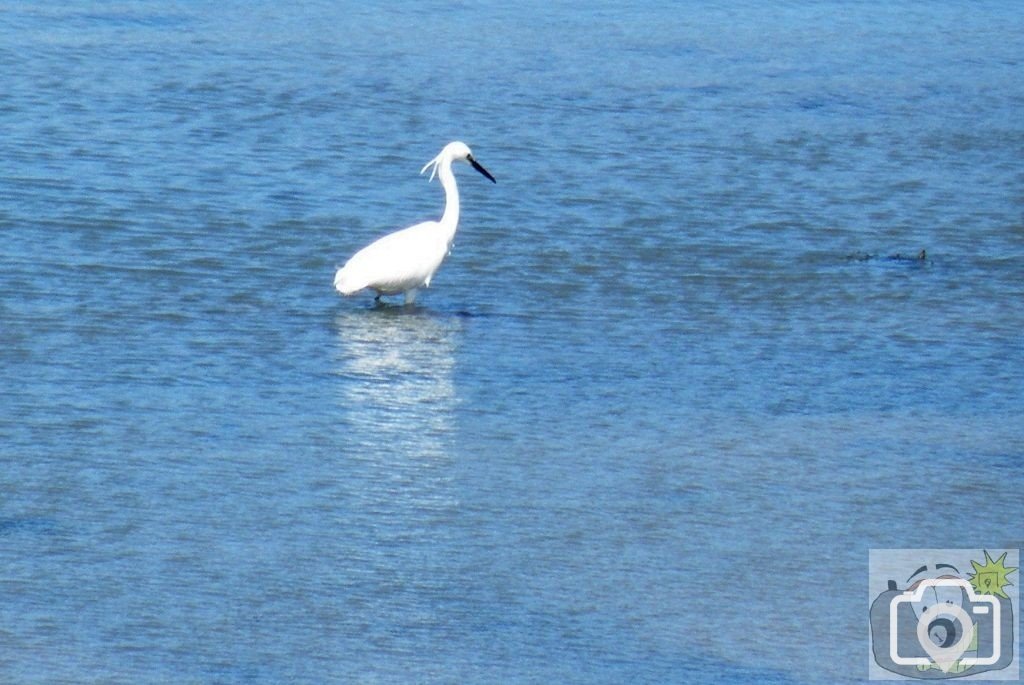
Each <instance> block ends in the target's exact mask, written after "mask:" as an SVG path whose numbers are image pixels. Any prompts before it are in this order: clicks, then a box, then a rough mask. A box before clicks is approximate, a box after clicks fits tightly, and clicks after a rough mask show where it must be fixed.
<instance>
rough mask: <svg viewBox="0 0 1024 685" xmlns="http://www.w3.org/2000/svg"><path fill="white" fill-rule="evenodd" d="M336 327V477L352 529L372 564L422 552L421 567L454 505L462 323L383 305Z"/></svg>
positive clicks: (351, 314) (346, 318) (390, 571)
mask: <svg viewBox="0 0 1024 685" xmlns="http://www.w3.org/2000/svg"><path fill="white" fill-rule="evenodd" d="M336 324H337V336H338V337H337V339H338V355H339V380H340V383H339V392H340V405H341V407H342V408H343V417H344V425H345V435H344V445H345V454H344V455H343V462H342V463H343V464H344V469H343V473H340V474H338V475H339V477H340V478H343V479H344V480H345V481H346V482H345V490H346V491H347V492H348V493H349V494H350V496H351V498H352V499H351V500H350V502H351V504H352V506H351V508H350V509H349V514H350V516H351V519H350V521H349V522H348V523H349V524H354V525H355V526H356V528H357V530H358V532H356V534H357V535H361V536H367V539H365V540H364V542H365V546H364V548H363V549H364V552H365V553H366V554H368V555H369V557H370V558H376V556H377V554H378V553H379V551H380V550H381V549H382V548H391V554H393V555H394V554H397V555H398V556H399V557H403V556H404V555H406V554H416V555H417V556H418V557H419V559H420V561H422V555H423V554H424V553H425V552H426V553H427V554H428V556H429V555H432V554H433V553H434V552H435V551H436V549H435V548H434V547H432V546H433V545H435V544H436V542H437V533H438V530H437V526H438V524H439V523H443V522H444V521H446V520H448V519H449V518H450V517H451V516H454V512H455V508H456V506H457V500H456V496H455V493H454V492H453V488H452V486H451V480H452V478H451V471H452V468H451V467H452V457H451V453H452V443H453V433H454V430H455V428H454V424H455V420H454V414H455V406H456V402H457V398H456V393H455V388H454V384H453V379H452V376H453V370H454V366H455V354H454V353H455V348H456V341H457V339H458V332H459V328H460V326H461V322H460V321H459V319H458V318H457V317H445V316H443V315H438V314H434V313H430V312H426V311H423V310H411V311H410V310H406V309H400V308H378V309H373V310H370V311H367V310H357V311H350V312H345V313H343V314H340V315H339V316H338V318H337V320H336ZM377 561H378V562H380V561H381V560H380V559H377ZM395 561H397V560H396V559H394V558H393V557H392V558H390V560H389V561H388V562H387V565H388V566H389V567H390V566H392V564H393V563H394V562H395ZM417 563H419V562H417ZM421 568H422V566H421ZM406 572H408V571H407V569H403V568H394V567H391V568H389V569H388V571H387V573H388V574H393V573H398V574H404V573H406Z"/></svg>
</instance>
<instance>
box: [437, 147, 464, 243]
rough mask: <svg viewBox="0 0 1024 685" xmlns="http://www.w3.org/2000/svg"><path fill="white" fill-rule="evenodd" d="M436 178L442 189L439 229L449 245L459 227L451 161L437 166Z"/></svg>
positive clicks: (456, 191)
mask: <svg viewBox="0 0 1024 685" xmlns="http://www.w3.org/2000/svg"><path fill="white" fill-rule="evenodd" d="M437 177H438V178H439V179H440V180H441V187H442V188H444V200H445V201H444V215H443V216H442V217H441V228H442V229H443V230H444V234H445V239H446V240H447V241H448V242H449V243H451V242H452V240H453V239H454V238H455V229H456V228H458V226H459V188H458V186H457V185H455V174H454V173H453V172H452V162H451V160H446V161H444V162H442V163H441V164H440V165H439V168H438V170H437Z"/></svg>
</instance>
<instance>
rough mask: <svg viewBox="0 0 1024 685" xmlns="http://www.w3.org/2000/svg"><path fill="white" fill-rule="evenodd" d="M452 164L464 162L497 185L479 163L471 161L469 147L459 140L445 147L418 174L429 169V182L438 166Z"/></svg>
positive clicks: (471, 156)
mask: <svg viewBox="0 0 1024 685" xmlns="http://www.w3.org/2000/svg"><path fill="white" fill-rule="evenodd" d="M452 162H466V163H467V164H469V165H470V166H472V167H473V168H474V169H476V170H477V171H479V172H480V173H481V174H483V175H484V176H486V177H487V178H488V179H490V181H491V183H497V181H495V180H494V177H493V176H491V173H490V172H489V171H487V169H484V168H483V167H482V166H480V163H479V162H477V161H476V160H475V159H473V153H472V152H471V151H470V149H469V146H468V145H466V144H465V143H463V142H462V141H459V140H456V141H454V142H451V143H448V144H447V145H445V146H444V149H443V150H441V154H439V155H438V156H437V157H434V158H433V159H432V160H430V161H429V162H427V164H426V166H424V167H423V169H422V170H421V171H420V173H421V174H422V173H423V172H424V171H426V170H427V169H430V180H431V181H433V180H434V175H435V174H436V173H437V168H438V166H440V165H441V164H449V165H451V163H452Z"/></svg>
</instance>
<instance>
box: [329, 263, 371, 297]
mask: <svg viewBox="0 0 1024 685" xmlns="http://www.w3.org/2000/svg"><path fill="white" fill-rule="evenodd" d="M334 287H335V289H337V291H338V292H339V293H341V294H342V295H351V294H352V293H355V292H359V291H360V290H362V289H363V288H365V287H366V283H362V282H361V281H360V280H359V279H357V278H355V277H354V275H353V274H352V272H351V271H350V270H349V269H346V268H345V267H342V268H340V269H338V272H337V273H336V274H334Z"/></svg>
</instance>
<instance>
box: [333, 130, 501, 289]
mask: <svg viewBox="0 0 1024 685" xmlns="http://www.w3.org/2000/svg"><path fill="white" fill-rule="evenodd" d="M452 162H467V163H469V164H470V165H471V166H472V167H473V168H474V169H476V170H477V171H479V172H480V173H481V174H483V175H484V176H486V177H487V178H489V179H490V180H491V182H492V183H497V181H495V180H494V177H493V176H491V174H490V173H489V172H488V171H487V169H484V168H483V167H482V166H480V164H479V163H478V162H477V161H476V160H475V159H473V154H472V152H470V150H469V148H468V147H467V146H466V144H465V143H460V142H458V141H455V142H453V143H448V144H447V145H445V146H444V149H443V150H441V154H439V155H438V156H437V157H434V159H432V160H430V161H429V162H427V163H426V165H424V167H423V168H422V169H421V170H420V173H421V174H422V173H424V172H425V171H426V170H427V169H430V170H431V171H430V180H431V181H433V180H434V176H435V174H436V175H437V177H438V178H439V179H441V187H443V188H444V196H445V205H444V214H443V215H442V216H441V220H440V221H424V222H423V223H420V224H416V225H414V226H410V227H409V228H405V229H402V230H400V231H395V232H394V233H389V234H388V235H386V236H384V237H383V238H380V239H378V240H376V241H374V242H372V243H370V244H369V245H367V246H366V247H364V248H363V249H361V250H359V252H356V253H355V254H354V255H352V257H351V259H349V260H348V261H347V262H346V263H345V266H343V267H341V268H340V269H338V272H337V273H336V274H335V275H334V287H335V288H337V289H338V292H340V293H341V294H342V295H351V294H353V293H356V292H359V291H360V290H363V289H364V288H370V289H372V290H375V291H377V299H378V300H379V299H380V296H381V295H397V294H399V293H404V294H405V303H406V304H412V303H413V302H414V301H415V300H416V292H417V290H418V289H419V288H421V287H429V286H430V279H431V278H432V277H433V276H434V272H435V271H437V268H438V267H439V266H441V262H442V261H444V258H445V257H446V256H448V253H449V252H450V251H451V247H452V241H453V240H454V239H455V229H456V228H457V227H458V224H459V189H458V186H456V185H455V174H454V173H452Z"/></svg>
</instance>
